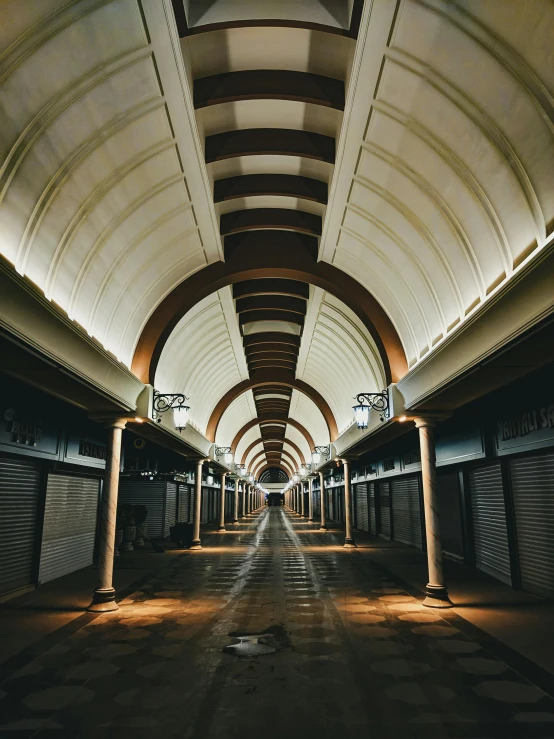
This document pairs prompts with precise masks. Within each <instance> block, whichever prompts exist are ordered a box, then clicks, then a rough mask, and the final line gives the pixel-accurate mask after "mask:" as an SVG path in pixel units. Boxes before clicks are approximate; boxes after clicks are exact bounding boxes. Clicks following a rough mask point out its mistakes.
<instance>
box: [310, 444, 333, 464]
mask: <svg viewBox="0 0 554 739" xmlns="http://www.w3.org/2000/svg"><path fill="white" fill-rule="evenodd" d="M329 455H330V451H329V447H328V446H316V447H314V450H313V451H312V462H313V463H314V465H315V466H316V467H317V465H318V464H319V463H320V462H321V458H322V457H323V458H324V459H329Z"/></svg>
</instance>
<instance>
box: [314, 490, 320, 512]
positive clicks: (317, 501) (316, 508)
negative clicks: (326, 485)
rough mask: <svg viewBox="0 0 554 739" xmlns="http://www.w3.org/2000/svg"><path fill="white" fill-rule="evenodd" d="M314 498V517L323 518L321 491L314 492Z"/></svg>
mask: <svg viewBox="0 0 554 739" xmlns="http://www.w3.org/2000/svg"><path fill="white" fill-rule="evenodd" d="M312 495H313V496H314V516H321V498H320V496H319V490H312Z"/></svg>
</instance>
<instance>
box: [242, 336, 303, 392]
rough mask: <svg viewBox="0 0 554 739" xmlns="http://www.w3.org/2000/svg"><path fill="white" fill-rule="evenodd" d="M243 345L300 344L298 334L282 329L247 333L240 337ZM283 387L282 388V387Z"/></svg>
mask: <svg viewBox="0 0 554 739" xmlns="http://www.w3.org/2000/svg"><path fill="white" fill-rule="evenodd" d="M242 343H243V346H245V347H246V346H255V345H257V344H290V345H291V346H297V347H299V346H300V336H297V335H296V334H286V333H284V331H260V333H257V334H248V336H243V338H242ZM283 389H284V388H283Z"/></svg>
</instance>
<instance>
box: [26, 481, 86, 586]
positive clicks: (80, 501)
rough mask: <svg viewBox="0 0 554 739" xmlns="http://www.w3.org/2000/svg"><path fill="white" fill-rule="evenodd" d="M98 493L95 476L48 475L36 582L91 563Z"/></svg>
mask: <svg viewBox="0 0 554 739" xmlns="http://www.w3.org/2000/svg"><path fill="white" fill-rule="evenodd" d="M99 492H100V482H99V480H98V479H96V478H86V477H72V476H71V475H58V474H50V475H48V483H47V486H46V507H45V510H44V527H43V531H42V547H41V552H40V569H39V577H38V579H39V583H45V582H50V581H51V580H55V579H56V578H58V577H62V576H63V575H67V574H69V573H70V572H75V571H76V570H81V569H82V568H83V567H88V566H89V565H91V564H92V562H93V556H94V540H95V537H96V522H97V518H98V498H99Z"/></svg>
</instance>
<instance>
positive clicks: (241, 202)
mask: <svg viewBox="0 0 554 739" xmlns="http://www.w3.org/2000/svg"><path fill="white" fill-rule="evenodd" d="M553 37H554V6H553V4H552V3H551V2H549V1H548V0H533V1H532V2H521V1H520V0H504V2H502V3H500V2H498V1H497V0H448V1H447V0H399V1H398V2H392V1H391V2H366V3H363V2H362V1H361V0H334V1H333V2H329V1H328V0H297V1H295V2H288V1H287V0H267V1H264V2H261V0H251V1H250V2H236V1H235V0H213V1H210V2H204V0H160V2H147V3H142V4H139V3H138V2H137V0H75V1H74V2H69V3H68V2H66V0H23V2H22V1H21V0H6V1H5V2H4V3H3V4H2V6H1V8H0V116H1V117H0V127H1V130H2V136H1V137H0V160H1V165H0V251H1V253H2V254H3V255H4V256H5V257H6V258H7V259H9V260H10V261H11V262H12V263H13V265H14V268H15V269H16V270H17V271H18V272H20V273H21V274H24V275H26V276H28V277H29V278H30V279H31V280H33V281H34V282H35V283H36V284H37V285H38V286H39V287H40V288H41V289H42V290H43V291H44V293H45V295H46V296H47V297H48V298H50V299H51V300H52V301H54V302H55V303H57V304H58V305H59V306H61V307H62V308H63V309H64V310H65V311H66V312H67V314H68V316H69V317H70V318H71V319H73V320H75V321H76V322H78V323H79V324H81V325H82V326H83V327H84V328H85V329H86V330H87V331H88V333H89V334H90V336H91V337H92V338H93V340H95V341H98V342H100V344H101V345H102V346H103V347H104V348H105V349H106V350H108V351H109V352H111V353H112V354H113V355H114V356H115V357H116V358H117V359H118V360H119V361H121V362H123V363H125V364H126V365H127V366H129V367H132V368H133V371H135V372H136V373H137V375H138V376H139V377H140V378H141V379H142V380H143V381H151V382H153V384H154V385H155V387H156V389H158V390H160V391H171V392H184V393H185V394H186V395H187V396H189V397H190V406H191V423H192V424H193V425H194V426H195V427H196V428H197V429H198V430H199V431H201V432H202V433H205V434H206V435H207V436H208V438H210V439H211V440H214V441H215V442H216V443H217V444H218V445H219V446H230V445H231V444H234V443H235V444H236V451H235V455H236V457H237V458H238V457H240V455H244V454H246V450H247V449H248V447H250V446H251V445H252V444H253V443H254V442H257V444H256V447H255V448H256V449H257V450H258V451H257V452H256V453H260V452H261V456H260V457H259V459H256V460H255V464H256V467H257V469H262V467H263V466H264V465H266V466H267V465H269V466H268V467H267V469H269V468H270V467H272V468H273V467H274V468H278V467H282V468H283V469H286V470H287V471H288V474H290V472H291V471H293V468H294V465H295V464H297V463H298V461H299V460H300V458H301V456H303V457H304V458H306V459H307V458H308V456H307V455H308V451H309V449H307V447H309V446H310V443H311V442H309V441H308V440H307V439H308V438H309V439H310V440H311V441H312V442H313V443H314V444H316V445H321V444H326V443H328V442H329V441H330V440H333V439H334V438H335V436H336V435H337V434H338V433H341V432H342V431H343V430H345V429H346V428H347V427H348V426H349V425H350V423H351V420H352V419H351V406H352V398H353V396H354V395H355V394H356V393H358V392H361V391H379V390H381V389H383V387H384V386H386V385H387V384H388V383H389V382H390V381H391V380H392V381H396V380H398V379H400V378H401V377H402V376H403V375H404V374H405V372H406V371H407V370H408V368H411V367H414V366H415V365H417V364H418V363H419V362H420V361H421V360H422V359H423V358H424V357H427V356H428V355H429V354H430V353H431V352H433V351H434V350H435V349H437V347H439V346H440V344H441V343H442V342H444V341H447V340H449V338H450V337H451V336H452V335H454V334H455V332H456V330H457V329H458V328H459V327H460V326H461V325H462V324H463V323H464V322H465V321H466V320H468V318H470V317H471V316H472V315H473V314H474V312H475V311H477V310H478V309H479V308H480V306H482V305H483V304H484V303H486V301H488V300H491V299H494V295H495V292H496V291H497V290H498V289H499V288H500V287H501V286H502V285H503V284H504V283H505V282H506V281H507V280H510V279H517V273H518V270H519V269H520V268H521V267H522V265H523V264H524V263H525V262H526V261H528V260H532V259H533V257H534V256H535V255H536V254H537V253H538V251H540V249H541V248H542V247H543V245H544V244H545V243H546V241H547V239H548V238H549V237H551V235H552V232H553V230H554V145H553V135H554V64H553V59H552V43H551V41H552V38H553ZM293 422H294V423H293ZM249 424H250V426H249ZM247 426H248V429H247V430H245V431H243V429H245V428H246V427H247ZM299 426H300V427H301V428H299ZM302 429H304V431H305V432H306V433H304V432H303V431H302ZM235 440H236V441H235ZM295 447H296V449H295ZM253 449H254V447H253ZM298 450H300V451H298ZM249 455H250V456H254V455H253V454H252V453H251V452H249Z"/></svg>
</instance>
